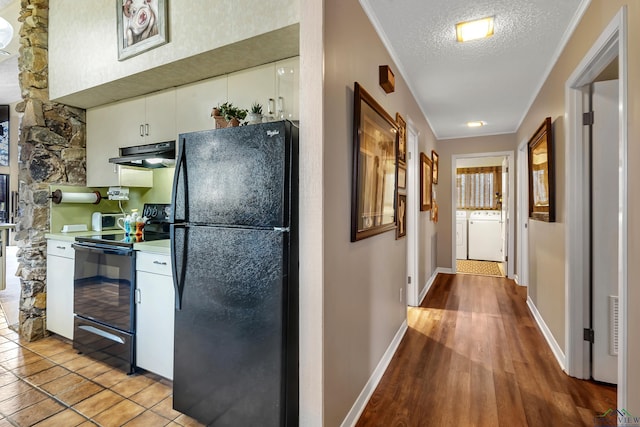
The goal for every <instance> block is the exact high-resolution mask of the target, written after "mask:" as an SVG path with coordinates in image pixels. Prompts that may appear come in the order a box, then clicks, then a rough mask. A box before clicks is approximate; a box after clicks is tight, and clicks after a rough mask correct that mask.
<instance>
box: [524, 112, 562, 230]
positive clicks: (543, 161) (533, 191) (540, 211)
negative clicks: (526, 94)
mask: <svg viewBox="0 0 640 427" xmlns="http://www.w3.org/2000/svg"><path fill="white" fill-rule="evenodd" d="M528 145H529V218H531V219H535V220H539V221H546V222H554V221H555V220H556V208H555V174H554V169H555V167H554V166H555V165H554V155H553V134H552V126H551V117H547V118H546V119H545V120H544V122H543V123H542V125H540V127H539V128H538V129H537V130H536V132H535V133H534V134H533V136H532V137H531V139H529V144H528Z"/></svg>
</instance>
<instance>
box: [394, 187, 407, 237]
mask: <svg viewBox="0 0 640 427" xmlns="http://www.w3.org/2000/svg"><path fill="white" fill-rule="evenodd" d="M396 211H397V212H398V226H397V227H396V240H398V239H401V238H403V237H404V236H406V235H407V195H406V194H398V205H397V206H396Z"/></svg>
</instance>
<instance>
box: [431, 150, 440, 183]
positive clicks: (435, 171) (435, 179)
mask: <svg viewBox="0 0 640 427" xmlns="http://www.w3.org/2000/svg"><path fill="white" fill-rule="evenodd" d="M439 160H440V156H438V153H436V152H435V150H431V161H432V162H433V183H434V184H437V183H438V163H439Z"/></svg>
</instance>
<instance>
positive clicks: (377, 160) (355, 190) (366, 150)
mask: <svg viewBox="0 0 640 427" xmlns="http://www.w3.org/2000/svg"><path fill="white" fill-rule="evenodd" d="M353 111H354V118H353V177H352V192H351V194H352V196H351V241H352V242H355V241H357V240H361V239H365V238H367V237H371V236H374V235H376V234H380V233H384V232H386V231H389V230H393V229H395V228H396V193H397V188H396V185H397V181H396V179H397V163H396V158H397V151H396V149H397V146H398V140H397V139H398V126H397V124H396V122H395V121H394V120H393V118H392V117H391V116H390V115H389V114H388V113H387V112H386V111H385V110H384V109H383V108H382V107H381V106H380V104H378V103H377V102H376V100H375V99H373V97H372V96H371V95H369V93H368V92H367V91H366V90H364V88H363V87H362V86H360V84H359V83H358V82H355V84H354V108H353Z"/></svg>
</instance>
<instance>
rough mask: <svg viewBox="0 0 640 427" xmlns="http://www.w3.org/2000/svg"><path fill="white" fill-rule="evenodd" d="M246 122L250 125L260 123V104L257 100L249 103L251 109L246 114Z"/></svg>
mask: <svg viewBox="0 0 640 427" xmlns="http://www.w3.org/2000/svg"><path fill="white" fill-rule="evenodd" d="M247 123H248V124H250V125H254V124H257V123H262V105H261V104H259V103H258V102H254V103H253V104H252V105H251V109H250V110H249V114H248V115H247Z"/></svg>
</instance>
